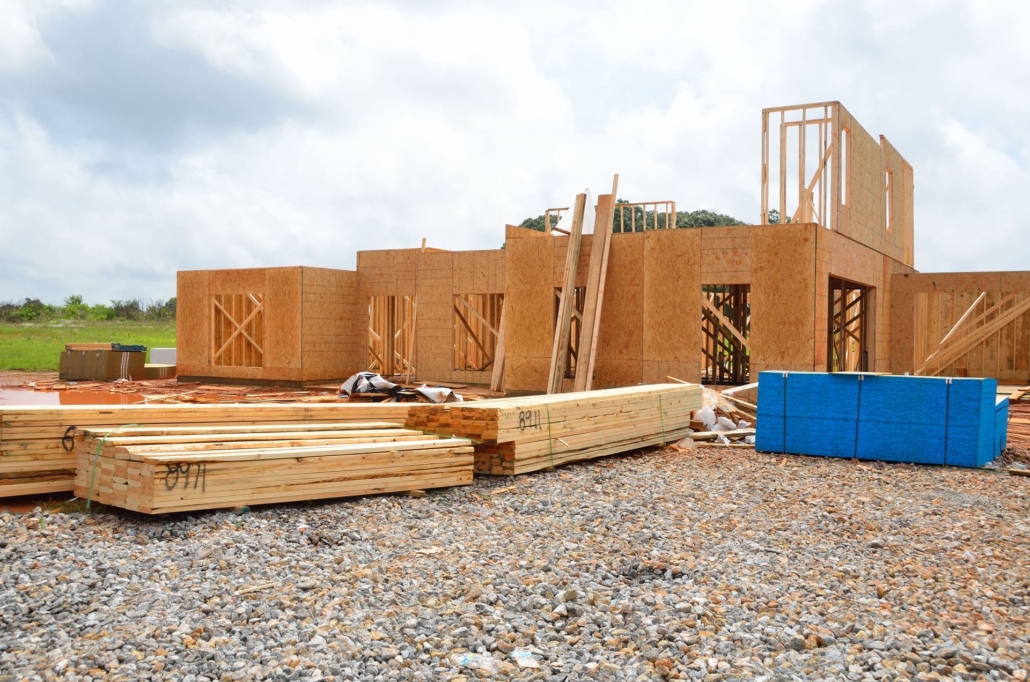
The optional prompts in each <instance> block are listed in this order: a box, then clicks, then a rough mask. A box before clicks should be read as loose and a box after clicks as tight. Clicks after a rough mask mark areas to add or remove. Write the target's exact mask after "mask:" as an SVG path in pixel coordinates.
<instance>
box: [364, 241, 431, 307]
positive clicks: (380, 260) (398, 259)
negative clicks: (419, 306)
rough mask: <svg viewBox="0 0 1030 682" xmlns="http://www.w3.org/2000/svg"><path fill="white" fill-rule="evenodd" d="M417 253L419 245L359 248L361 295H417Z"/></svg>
mask: <svg viewBox="0 0 1030 682" xmlns="http://www.w3.org/2000/svg"><path fill="white" fill-rule="evenodd" d="M418 255H419V249H391V250H388V251H358V284H359V292H360V296H361V297H362V298H365V299H367V298H369V297H370V296H414V295H415V276H416V275H415V270H416V267H417V263H418Z"/></svg>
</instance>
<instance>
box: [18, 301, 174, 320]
mask: <svg viewBox="0 0 1030 682" xmlns="http://www.w3.org/2000/svg"><path fill="white" fill-rule="evenodd" d="M49 320H83V321H90V322H100V321H104V320H132V321H148V322H162V321H168V322H171V321H174V320H175V298H174V297H173V298H170V299H168V300H167V301H165V300H161V299H158V300H156V301H154V300H151V301H144V300H143V299H141V298H131V299H128V300H125V301H121V300H117V299H116V300H113V301H111V304H110V305H105V304H103V303H98V304H96V305H90V304H88V303H86V302H85V301H84V300H83V298H82V296H78V295H75V296H69V297H68V298H66V299H64V305H50V304H49V303H43V301H41V300H39V299H38V298H26V299H24V300H23V301H21V302H16V301H8V302H0V322H45V321H49Z"/></svg>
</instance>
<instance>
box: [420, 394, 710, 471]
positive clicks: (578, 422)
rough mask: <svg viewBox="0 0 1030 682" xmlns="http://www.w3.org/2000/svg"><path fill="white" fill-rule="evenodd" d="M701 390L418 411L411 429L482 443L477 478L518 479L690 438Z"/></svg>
mask: <svg viewBox="0 0 1030 682" xmlns="http://www.w3.org/2000/svg"><path fill="white" fill-rule="evenodd" d="M700 407H701V387H700V386H698V385H690V384H654V385H650V386H633V387H629V388H612V389H606V390H603V391H587V392H582V393H563V394H556V395H546V396H532V397H525V398H505V399H503V400H491V401H484V402H481V403H477V404H473V405H469V404H453V403H452V404H449V405H418V406H413V407H412V408H411V410H410V412H409V413H408V421H407V422H406V424H407V426H408V427H410V428H415V429H420V430H424V431H428V432H430V433H437V434H447V435H455V436H461V437H463V438H471V439H472V440H473V441H476V473H482V474H500V475H515V474H524V473H528V472H530V471H537V470H540V469H546V468H548V467H554V466H558V465H560V464H565V463H567V462H574V461H577V460H583V459H592V458H594V457H603V456H605V455H612V454H616V453H620V452H627V451H629V450H635V449H637V448H642V447H646V446H649V445H662V444H666V443H671V442H673V441H676V440H679V439H681V438H683V437H684V436H686V435H688V434H689V433H690V413H691V411H692V410H696V409H698V408H700Z"/></svg>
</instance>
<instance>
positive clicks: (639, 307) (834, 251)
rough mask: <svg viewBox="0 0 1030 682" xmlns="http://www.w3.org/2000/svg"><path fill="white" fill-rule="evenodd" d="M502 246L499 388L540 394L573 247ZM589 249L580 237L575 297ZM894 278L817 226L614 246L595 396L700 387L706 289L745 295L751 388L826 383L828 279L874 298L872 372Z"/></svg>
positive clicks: (527, 242) (686, 232)
mask: <svg viewBox="0 0 1030 682" xmlns="http://www.w3.org/2000/svg"><path fill="white" fill-rule="evenodd" d="M507 236H508V240H507V242H506V253H507V258H508V261H507V263H508V266H507V288H506V296H505V305H506V306H507V308H506V313H505V314H506V315H507V316H508V318H507V319H508V324H509V325H510V326H509V327H508V337H507V339H506V345H507V348H506V363H507V364H506V370H505V371H506V378H505V387H506V388H507V389H509V390H525V391H532V390H542V389H543V387H544V386H545V385H546V380H547V370H548V366H549V363H550V353H551V344H552V339H553V337H552V334H553V329H554V290H555V289H556V288H557V287H559V286H561V284H562V281H563V277H562V271H563V269H564V263H565V252H566V250H567V248H568V241H569V239H568V237H552V236H549V235H544V234H542V233H540V232H534V231H532V230H525V229H521V228H511V227H510V228H508V232H507ZM591 238H592V236H591V235H585V236H584V237H583V247H582V254H581V258H580V265H579V273H577V275H578V279H579V280H581V281H578V282H577V283H578V285H580V286H581V285H582V284H583V283H584V282H583V281H582V280H583V276H582V274H581V273H583V272H585V271H586V267H587V264H588V263H589V254H590V242H591ZM548 270H550V272H551V277H550V278H548V277H547V276H546V274H544V273H546V272H547V271H548ZM898 271H911V268H908V267H907V266H904V265H902V264H901V263H898V262H896V261H894V260H892V259H890V258H887V257H885V256H883V255H882V254H880V253H877V252H876V251H874V250H872V249H870V248H868V247H866V246H864V245H862V244H859V243H857V242H855V241H853V240H851V239H848V238H847V237H845V236H843V235H840V234H837V233H835V232H832V231H830V230H827V229H825V228H822V227H820V226H818V225H815V224H790V225H766V226H741V227H722V228H700V229H679V230H649V231H647V232H642V233H634V234H615V235H612V246H611V253H610V256H609V262H608V276H607V285H606V287H605V296H604V305H603V308H602V315H601V328H600V333H599V339H598V351H597V368H596V373H595V377H594V385H595V386H596V387H598V388H604V387H608V386H625V385H632V384H636V383H643V382H654V381H663V380H665V377H666V376H675V377H677V378H680V379H683V380H685V381H697V380H698V379H699V377H700V367H701V327H700V320H701V307H700V293H701V286H702V285H704V284H750V285H751V333H750V343H751V368H752V377H754V376H756V374H755V373H756V372H759V371H762V370H766V369H783V370H794V371H825V370H826V353H827V334H828V333H829V330H828V317H829V312H828V301H827V297H828V295H829V292H828V284H829V278H830V277H831V276H835V277H842V278H845V279H848V280H850V281H853V282H856V283H859V284H864V285H866V286H869V287H873V288H874V292H873V295H872V297H871V298H872V305H873V308H872V310H871V313H870V314H871V316H872V318H873V322H872V324H871V326H870V329H871V331H870V333H871V334H873V340H872V342H871V343H870V350H871V351H872V352H871V353H870V356H871V357H870V362H871V364H877V363H879V365H881V366H886V365H887V364H889V351H890V343H889V338H890V327H889V321H890V316H889V314H888V312H887V311H889V305H890V279H889V274H891V273H893V272H898Z"/></svg>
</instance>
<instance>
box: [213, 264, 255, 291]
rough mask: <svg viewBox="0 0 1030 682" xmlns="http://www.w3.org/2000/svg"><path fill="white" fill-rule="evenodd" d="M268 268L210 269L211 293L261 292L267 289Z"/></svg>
mask: <svg viewBox="0 0 1030 682" xmlns="http://www.w3.org/2000/svg"><path fill="white" fill-rule="evenodd" d="M267 271H268V268H245V269H240V270H208V271H207V273H208V293H210V294H260V293H263V292H264V290H265V273H266V272H267Z"/></svg>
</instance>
